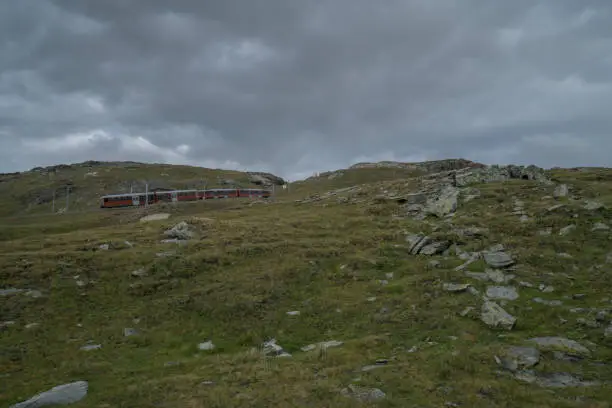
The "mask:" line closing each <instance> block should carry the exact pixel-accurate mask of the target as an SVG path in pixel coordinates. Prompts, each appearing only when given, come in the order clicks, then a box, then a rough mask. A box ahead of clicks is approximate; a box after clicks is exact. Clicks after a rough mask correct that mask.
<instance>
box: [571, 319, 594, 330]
mask: <svg viewBox="0 0 612 408" xmlns="http://www.w3.org/2000/svg"><path fill="white" fill-rule="evenodd" d="M576 322H577V323H578V324H580V325H582V326H586V327H590V328H592V329H595V328H598V327H599V323H598V322H597V321H595V320H589V319H585V318H584V317H579V318H578V319H576Z"/></svg>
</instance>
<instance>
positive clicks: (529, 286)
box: [519, 281, 533, 288]
mask: <svg viewBox="0 0 612 408" xmlns="http://www.w3.org/2000/svg"><path fill="white" fill-rule="evenodd" d="M519 285H520V286H522V287H524V288H533V284H531V283H529V282H524V281H520V282H519Z"/></svg>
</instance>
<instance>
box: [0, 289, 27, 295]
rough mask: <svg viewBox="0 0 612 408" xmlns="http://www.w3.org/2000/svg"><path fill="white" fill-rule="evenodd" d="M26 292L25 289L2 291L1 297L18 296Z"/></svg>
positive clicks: (0, 292) (0, 290)
mask: <svg viewBox="0 0 612 408" xmlns="http://www.w3.org/2000/svg"><path fill="white" fill-rule="evenodd" d="M21 292H24V289H16V288H8V289H0V296H10V295H16V294H17V293H21Z"/></svg>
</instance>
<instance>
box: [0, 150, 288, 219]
mask: <svg viewBox="0 0 612 408" xmlns="http://www.w3.org/2000/svg"><path fill="white" fill-rule="evenodd" d="M284 183H285V181H284V180H283V179H282V178H280V177H277V176H275V175H273V174H269V173H261V172H241V171H234V170H222V169H208V168H202V167H195V166H184V165H172V164H145V163H137V162H100V161H87V162H83V163H75V164H61V165H57V166H50V167H36V168H33V169H32V170H29V171H25V172H21V173H5V174H0V216H7V215H17V214H27V213H41V212H42V213H44V212H51V211H52V209H53V200H54V196H55V210H56V211H57V210H61V209H62V208H65V207H66V195H67V192H69V203H68V205H69V209H70V210H73V211H78V210H87V209H93V208H97V207H98V205H99V201H98V198H99V197H100V196H101V195H105V194H115V193H117V194H118V193H128V192H130V191H134V192H137V191H143V192H144V191H145V186H146V184H148V188H149V189H150V190H155V189H189V188H224V187H225V188H230V187H244V188H254V187H262V186H264V187H271V186H272V185H282V184H284Z"/></svg>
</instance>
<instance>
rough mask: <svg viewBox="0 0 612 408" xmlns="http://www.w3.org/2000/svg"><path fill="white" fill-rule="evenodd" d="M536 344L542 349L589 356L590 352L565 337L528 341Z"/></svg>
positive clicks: (535, 338)
mask: <svg viewBox="0 0 612 408" xmlns="http://www.w3.org/2000/svg"><path fill="white" fill-rule="evenodd" d="M528 341H529V342H533V343H536V344H537V345H538V346H539V347H540V348H542V349H549V350H550V349H552V350H554V349H561V350H567V351H569V352H570V353H575V354H585V355H589V354H590V353H591V352H590V350H589V349H587V348H586V347H584V346H583V345H582V344H580V343H578V342H577V341H574V340H570V339H566V338H565V337H534V338H531V339H529V340H528Z"/></svg>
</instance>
